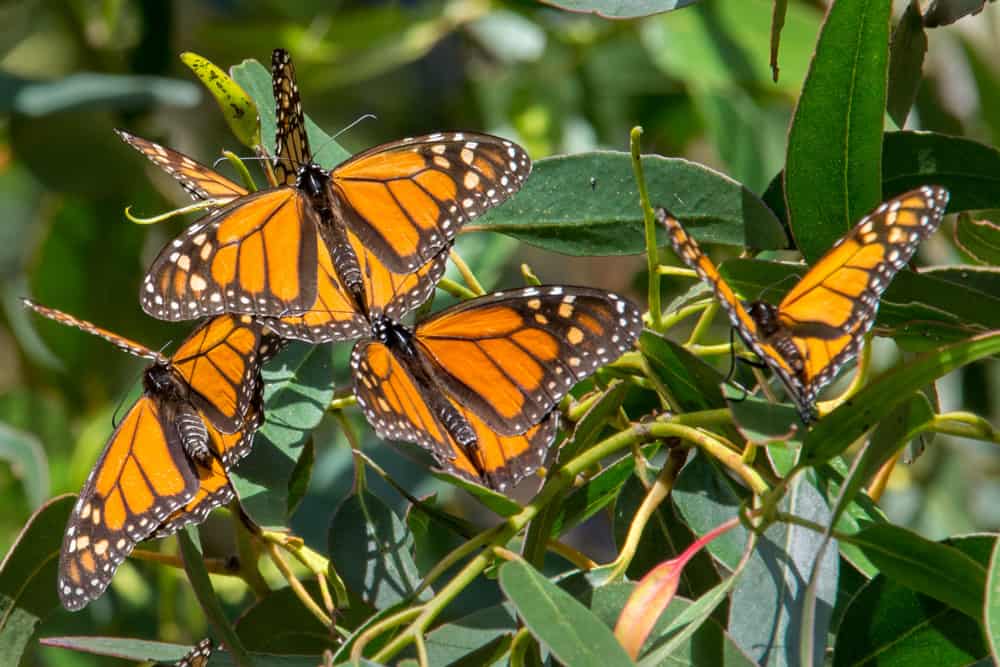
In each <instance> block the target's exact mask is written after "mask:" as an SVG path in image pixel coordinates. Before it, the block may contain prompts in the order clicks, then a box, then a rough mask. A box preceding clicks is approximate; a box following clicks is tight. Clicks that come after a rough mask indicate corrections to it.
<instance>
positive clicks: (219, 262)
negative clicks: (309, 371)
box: [139, 188, 322, 320]
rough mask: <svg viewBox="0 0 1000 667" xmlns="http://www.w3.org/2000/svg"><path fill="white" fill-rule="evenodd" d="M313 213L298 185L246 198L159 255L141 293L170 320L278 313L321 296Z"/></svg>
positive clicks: (147, 306)
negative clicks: (317, 285) (317, 281)
mask: <svg viewBox="0 0 1000 667" xmlns="http://www.w3.org/2000/svg"><path fill="white" fill-rule="evenodd" d="M314 216H315V214H314V213H312V212H311V208H309V207H308V204H307V202H305V201H304V197H303V196H302V195H301V194H300V193H299V192H298V191H297V190H295V189H294V188H278V189H275V190H265V191H262V192H258V193H254V194H250V195H247V196H245V197H240V198H238V199H236V200H234V201H233V203H232V204H230V205H229V206H226V207H225V208H222V209H220V210H218V211H216V212H214V213H212V214H211V215H209V216H206V217H204V218H202V219H201V220H199V221H198V222H196V223H194V224H193V225H192V226H191V227H189V228H188V230H187V231H186V232H185V233H184V234H183V235H182V236H181V237H179V238H178V239H176V240H174V241H173V242H171V243H170V244H168V245H167V247H165V248H164V249H163V250H162V251H161V252H160V254H159V256H158V257H157V258H156V259H155V260H154V261H153V264H152V266H151V267H150V269H149V273H148V274H147V275H146V278H145V280H144V281H143V286H142V290H141V292H140V296H139V300H140V303H141V304H142V307H143V310H145V311H146V312H147V313H148V314H149V315H152V316H153V317H156V318H159V319H164V320H186V319H194V318H198V317H205V316H209V315H217V314H219V313H222V312H232V313H248V314H257V315H270V316H276V317H280V316H282V315H284V314H286V313H289V312H293V313H296V312H302V311H305V310H307V309H309V308H310V307H311V306H312V305H313V303H314V301H315V299H316V274H315V267H316V265H317V261H318V260H317V252H318V247H319V245H320V244H321V243H322V241H321V240H320V238H319V233H318V232H317V230H316V224H315V220H314Z"/></svg>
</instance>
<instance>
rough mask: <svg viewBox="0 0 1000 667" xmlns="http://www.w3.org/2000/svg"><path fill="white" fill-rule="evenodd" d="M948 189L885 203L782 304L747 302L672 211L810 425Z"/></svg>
mask: <svg viewBox="0 0 1000 667" xmlns="http://www.w3.org/2000/svg"><path fill="white" fill-rule="evenodd" d="M947 206H948V191H947V190H945V189H944V188H941V187H936V186H925V187H922V188H919V189H917V190H913V191H911V192H907V193H905V194H903V195H900V196H898V197H896V198H894V199H890V200H889V201H887V202H884V203H882V204H881V205H879V207H878V208H876V209H875V210H874V211H872V212H871V213H870V214H869V215H867V216H865V217H864V218H862V219H861V221H860V222H858V224H857V225H856V226H855V227H854V228H853V229H852V230H851V231H850V232H848V233H847V235H846V236H844V237H843V238H841V239H840V240H839V241H838V242H837V243H836V244H835V245H834V246H833V248H831V249H830V250H829V252H827V253H826V254H825V255H824V256H823V257H822V258H820V260H819V261H818V262H816V264H815V265H813V266H812V268H810V269H809V271H808V272H807V273H806V274H805V276H803V277H802V279H801V280H800V281H799V282H798V284H797V285H795V287H793V288H792V289H791V291H790V292H788V294H786V295H785V297H784V298H783V299H782V300H781V302H780V303H779V304H778V305H777V306H774V305H771V304H769V303H767V302H764V301H754V302H752V303H749V304H747V305H744V304H743V303H742V302H741V301H740V300H739V298H738V297H737V296H736V293H735V292H733V289H732V288H731V287H730V286H729V285H728V284H727V283H726V281H725V280H724V279H723V278H722V276H721V275H720V274H719V271H718V269H716V268H715V265H714V264H712V262H711V260H709V258H708V257H707V256H706V255H705V254H704V253H703V252H702V251H701V249H700V248H699V247H698V244H697V243H695V241H694V239H692V238H691V237H690V236H688V234H687V232H685V231H684V228H683V227H681V224H680V222H678V221H677V218H675V217H674V216H673V215H671V214H670V213H669V212H668V211H666V210H665V209H662V208H660V209H657V210H656V216H657V219H658V220H659V221H660V222H662V223H663V224H664V225H666V227H667V231H668V232H669V234H670V241H671V243H672V244H673V246H674V250H675V251H676V252H677V255H678V256H679V257H680V258H681V259H682V260H683V261H684V262H685V263H686V264H688V265H689V266H690V267H691V268H693V269H694V270H695V271H696V272H697V273H698V276H699V277H701V279H702V280H704V281H705V282H707V283H709V284H710V285H711V286H712V288H713V289H714V291H715V295H716V297H717V298H718V299H719V301H720V303H721V304H722V307H723V308H724V309H725V310H726V312H727V313H728V315H729V320H730V321H731V322H732V325H733V327H734V328H735V329H736V331H737V332H739V335H740V338H742V339H743V342H744V343H746V345H747V347H749V348H750V349H751V350H753V352H754V353H755V354H756V355H757V356H758V357H760V358H761V359H762V360H763V361H764V363H766V364H767V365H768V366H770V367H771V369H772V370H773V371H774V372H775V373H776V374H777V375H778V377H779V378H781V380H782V382H783V383H784V384H785V386H786V387H787V388H788V391H789V393H790V394H791V397H792V399H793V400H794V401H795V404H796V406H797V407H798V410H799V414H800V416H801V417H802V420H803V422H804V423H806V424H808V423H810V422H811V421H813V420H815V418H816V415H815V405H814V402H815V400H816V395H817V394H818V393H819V391H820V389H822V388H823V387H824V386H826V385H827V384H829V383H830V381H832V380H833V378H834V377H836V375H837V373H838V372H839V371H840V369H841V368H842V367H843V366H844V365H845V364H846V363H847V362H848V361H850V360H851V359H853V358H854V357H855V356H856V355H857V353H858V350H859V349H860V347H861V341H862V339H863V337H864V335H865V334H866V333H867V332H868V330H869V329H871V327H872V325H873V324H874V322H875V315H876V314H877V312H878V305H879V298H880V297H881V295H882V292H884V291H885V289H886V287H888V285H889V282H890V281H891V280H892V278H893V276H894V275H896V272H897V271H899V270H900V269H901V268H903V267H904V266H905V265H906V264H907V262H909V261H910V258H911V257H912V256H913V253H914V252H916V249H917V246H918V245H920V242H921V241H923V240H924V239H926V238H927V237H928V236H930V235H931V234H933V233H934V230H935V229H937V227H938V225H940V224H941V219H942V217H943V216H944V212H945V208H946V207H947Z"/></svg>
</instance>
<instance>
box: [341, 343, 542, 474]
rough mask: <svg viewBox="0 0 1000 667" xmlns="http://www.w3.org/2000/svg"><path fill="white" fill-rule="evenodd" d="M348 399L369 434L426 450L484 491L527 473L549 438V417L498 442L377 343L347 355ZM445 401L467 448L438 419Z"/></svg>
mask: <svg viewBox="0 0 1000 667" xmlns="http://www.w3.org/2000/svg"><path fill="white" fill-rule="evenodd" d="M351 366H352V368H353V369H354V393H355V396H356V397H357V399H358V404H359V405H360V406H361V408H362V410H363V411H364V413H365V416H366V418H367V419H368V421H369V423H371V424H372V426H373V427H374V429H375V433H376V434H377V435H378V436H379V437H380V438H384V439H387V440H402V441H405V442H413V443H415V444H417V445H420V446H421V447H423V448H424V449H427V450H428V451H429V452H430V453H431V454H432V455H433V456H434V459H435V460H436V461H437V462H438V464H439V465H440V466H441V467H442V468H443V469H444V470H445V471H446V472H449V473H451V474H454V475H458V476H460V477H465V478H467V479H470V480H472V481H474V482H478V483H480V484H484V485H486V486H489V487H490V488H494V489H498V490H504V489H505V488H507V487H508V486H513V485H515V484H517V482H518V481H520V480H521V479H522V478H523V477H524V476H525V475H528V474H530V473H531V472H533V471H534V470H535V469H536V468H537V467H538V466H539V465H541V463H542V461H543V460H544V457H545V453H546V451H547V449H548V446H549V444H550V443H551V442H552V440H553V438H554V437H555V429H556V416H555V413H551V414H549V415H547V416H546V417H545V418H543V419H542V420H541V423H539V424H537V425H535V426H533V427H531V428H530V429H529V430H528V431H527V432H525V433H523V434H521V435H516V436H502V435H500V434H498V433H496V432H495V431H494V430H493V429H491V428H490V427H489V426H488V425H487V424H486V423H485V422H483V420H481V419H479V418H478V417H477V416H476V414H475V413H473V412H471V411H469V410H468V409H466V408H463V407H462V406H461V405H460V404H458V403H457V402H455V400H454V399H452V398H450V397H448V398H446V397H445V396H444V395H443V394H439V393H430V392H436V391H438V389H437V388H435V387H426V386H424V385H423V384H422V383H421V382H420V381H419V380H417V379H416V378H415V377H414V375H413V373H412V372H411V371H410V370H409V369H408V368H407V367H406V365H405V362H403V361H401V360H400V358H399V357H397V355H396V354H395V353H394V352H393V350H392V349H390V348H389V347H388V346H386V345H385V344H383V343H380V342H378V341H364V342H361V343H358V344H357V345H356V346H355V348H354V351H353V353H352V355H351ZM443 401H447V405H448V406H450V408H451V409H452V410H454V411H455V412H456V413H457V414H458V415H459V416H460V417H461V418H463V419H464V420H465V421H466V423H467V424H468V425H469V426H470V427H471V428H472V431H473V432H474V434H475V443H474V444H473V445H463V444H462V443H460V442H458V441H457V440H456V438H455V437H454V436H453V435H452V433H451V432H450V430H449V428H448V427H447V426H446V424H445V421H446V419H447V417H445V416H444V415H443V414H442V409H441V405H442V402H443Z"/></svg>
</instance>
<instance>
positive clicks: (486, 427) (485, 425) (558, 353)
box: [351, 285, 642, 491]
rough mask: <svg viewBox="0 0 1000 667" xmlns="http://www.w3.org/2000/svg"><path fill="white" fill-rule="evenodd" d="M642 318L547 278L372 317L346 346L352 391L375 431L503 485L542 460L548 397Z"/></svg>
mask: <svg viewBox="0 0 1000 667" xmlns="http://www.w3.org/2000/svg"><path fill="white" fill-rule="evenodd" d="M641 329H642V320H641V315H640V313H639V310H638V308H636V307H635V306H634V305H633V304H632V303H630V302H629V301H627V300H626V299H623V298H622V297H620V296H618V295H616V294H611V293H608V292H602V291H600V290H596V289H590V288H586V287H568V286H552V285H550V286H539V287H526V288H522V289H517V290H511V291H505V292H495V293H493V294H488V295H486V296H482V297H479V298H476V299H471V300H469V301H464V302H462V303H460V304H458V305H455V306H452V307H451V308H448V309H446V310H443V311H441V312H439V313H436V314H434V315H432V316H431V317H429V318H427V319H425V320H423V321H422V322H420V323H419V324H417V325H416V327H414V328H413V329H410V328H409V327H406V326H404V325H402V324H399V323H398V322H395V321H392V320H390V319H388V318H384V317H377V318H374V319H373V321H372V334H371V338H369V339H367V340H362V341H360V342H358V343H357V345H355V347H354V352H353V354H352V355H351V368H352V369H353V372H354V393H355V396H356V397H357V400H358V404H359V405H360V406H361V407H362V409H363V411H364V413H365V416H366V417H367V419H368V421H369V422H370V423H371V424H372V426H373V427H374V428H375V432H376V434H377V435H378V436H379V437H381V438H385V439H389V440H403V441H407V442H413V443H416V444H418V445H420V446H422V447H424V448H425V449H427V450H429V451H430V453H431V454H432V455H433V456H434V458H435V459H436V460H437V462H438V463H439V464H440V465H441V466H442V467H443V468H444V469H445V470H446V471H447V472H450V473H452V474H455V475H458V476H461V477H465V478H467V479H470V480H472V481H475V482H478V483H480V484H484V485H486V486H488V487H490V488H493V489H496V490H499V491H505V490H508V489H509V488H510V487H511V486H513V485H515V484H517V482H518V481H519V480H521V479H522V478H523V477H524V476H526V475H528V474H530V473H531V472H533V471H534V470H535V469H536V468H538V466H540V465H541V464H542V462H543V461H544V458H545V454H546V452H547V450H548V446H549V444H550V443H551V442H552V440H553V438H554V437H555V432H556V425H557V422H556V413H555V412H553V408H554V407H555V406H556V404H557V403H558V402H559V400H560V399H562V397H563V396H565V395H566V394H567V393H568V392H569V390H570V389H571V388H572V387H573V385H574V384H576V383H577V382H579V381H580V380H581V379H583V378H585V377H587V376H589V375H590V374H592V373H593V372H594V371H595V370H597V368H599V367H600V366H601V365H604V364H607V363H610V362H612V361H614V360H615V359H617V358H618V357H619V356H620V355H621V354H622V353H623V352H625V351H626V350H628V349H629V348H630V347H632V345H633V343H634V342H635V340H636V338H637V337H638V335H639V332H640V330H641Z"/></svg>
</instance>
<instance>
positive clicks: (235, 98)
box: [181, 51, 261, 148]
mask: <svg viewBox="0 0 1000 667" xmlns="http://www.w3.org/2000/svg"><path fill="white" fill-rule="evenodd" d="M181 61H183V63H184V64H185V65H187V66H188V68H189V69H190V70H191V71H192V72H194V73H195V76H197V77H198V78H199V79H201V82H202V84H203V85H204V86H205V87H206V88H208V92H210V93H212V96H213V97H214V98H215V101H216V103H217V104H218V105H219V109H220V110H221V111H222V116H223V117H224V118H225V119H226V123H228V124H229V129H230V130H232V131H233V134H234V135H235V136H236V138H237V139H239V141H240V143H241V144H243V145H244V146H246V147H247V148H254V147H256V146H259V145H260V144H261V140H260V125H259V123H258V122H257V106H256V105H255V104H254V102H253V100H252V99H250V96H249V95H247V93H246V91H245V90H243V89H242V88H240V84H238V83H236V82H235V81H233V79H231V78H230V77H229V76H228V75H227V74H226V73H225V72H224V71H222V69H221V68H220V67H219V66H218V65H216V64H215V63H213V62H212V61H211V60H209V59H208V58H205V57H204V56H199V55H198V54H197V53H192V52H191V51H187V52H185V53H182V54H181Z"/></svg>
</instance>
